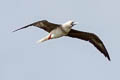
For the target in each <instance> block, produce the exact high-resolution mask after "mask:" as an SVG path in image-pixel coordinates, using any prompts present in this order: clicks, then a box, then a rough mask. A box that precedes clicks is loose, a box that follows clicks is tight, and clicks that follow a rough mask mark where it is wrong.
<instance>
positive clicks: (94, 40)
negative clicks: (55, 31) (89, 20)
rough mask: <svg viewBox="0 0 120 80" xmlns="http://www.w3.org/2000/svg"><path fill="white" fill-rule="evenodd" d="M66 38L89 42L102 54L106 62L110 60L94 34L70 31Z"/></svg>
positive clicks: (101, 43)
mask: <svg viewBox="0 0 120 80" xmlns="http://www.w3.org/2000/svg"><path fill="white" fill-rule="evenodd" d="M67 36H69V37H73V38H79V39H82V40H85V41H89V42H90V43H92V44H93V45H94V46H95V47H96V48H97V49H98V50H99V51H100V52H101V53H103V54H104V56H105V57H107V58H108V60H110V57H109V54H108V52H107V50H106V48H105V46H104V44H103V42H102V41H101V40H100V39H99V37H98V36H96V35H95V34H93V33H88V32H82V31H77V30H74V29H71V31H70V32H69V34H68V35H67Z"/></svg>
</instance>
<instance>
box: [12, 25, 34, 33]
mask: <svg viewBox="0 0 120 80" xmlns="http://www.w3.org/2000/svg"><path fill="white" fill-rule="evenodd" d="M29 26H33V24H29V25H27V26H24V27H21V28H19V29H16V30H14V31H13V32H16V31H18V30H21V29H24V28H27V27H29Z"/></svg>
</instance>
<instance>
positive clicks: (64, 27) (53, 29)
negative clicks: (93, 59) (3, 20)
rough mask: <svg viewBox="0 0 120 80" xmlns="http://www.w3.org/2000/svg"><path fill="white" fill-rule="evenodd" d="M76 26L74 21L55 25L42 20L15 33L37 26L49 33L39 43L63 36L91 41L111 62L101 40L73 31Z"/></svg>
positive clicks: (94, 36)
mask: <svg viewBox="0 0 120 80" xmlns="http://www.w3.org/2000/svg"><path fill="white" fill-rule="evenodd" d="M74 25H76V23H75V22H74V21H72V20H71V21H68V22H66V23H64V24H54V23H51V22H48V21H47V20H41V21H37V22H34V23H32V24H29V25H27V26H24V27H21V28H19V29H17V30H14V31H13V32H16V31H18V30H21V29H24V28H27V27H29V26H35V27H38V28H41V29H43V30H45V31H47V32H48V33H49V34H48V35H47V36H46V37H44V38H42V39H41V40H39V41H38V43H40V42H44V41H47V40H50V39H55V38H60V37H62V36H69V37H72V38H78V39H82V40H85V41H89V42H90V43H92V44H93V45H94V46H95V47H96V48H97V49H98V50H99V51H100V52H101V53H102V54H103V55H104V56H105V57H107V58H108V60H109V61H110V57H109V54H108V52H107V49H106V48H105V46H104V44H103V42H102V41H101V40H100V38H99V37H98V36H97V35H95V34H93V33H89V32H83V31H78V30H75V29H72V27H73V26H74Z"/></svg>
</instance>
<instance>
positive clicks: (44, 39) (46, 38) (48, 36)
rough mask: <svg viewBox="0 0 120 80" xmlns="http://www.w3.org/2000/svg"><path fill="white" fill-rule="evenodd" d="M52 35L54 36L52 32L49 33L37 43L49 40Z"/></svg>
mask: <svg viewBox="0 0 120 80" xmlns="http://www.w3.org/2000/svg"><path fill="white" fill-rule="evenodd" d="M51 37H52V36H51V34H49V35H47V36H46V37H44V38H42V39H40V40H38V41H37V43H41V42H44V41H47V40H49V39H51Z"/></svg>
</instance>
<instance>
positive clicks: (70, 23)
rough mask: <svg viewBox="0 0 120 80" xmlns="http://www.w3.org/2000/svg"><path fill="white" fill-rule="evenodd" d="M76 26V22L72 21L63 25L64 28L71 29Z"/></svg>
mask: <svg viewBox="0 0 120 80" xmlns="http://www.w3.org/2000/svg"><path fill="white" fill-rule="evenodd" d="M76 24H78V23H77V22H74V21H72V20H70V21H67V22H66V23H64V25H65V26H69V27H73V26H74V25H76Z"/></svg>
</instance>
